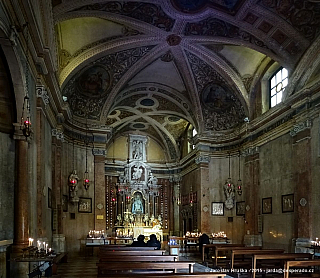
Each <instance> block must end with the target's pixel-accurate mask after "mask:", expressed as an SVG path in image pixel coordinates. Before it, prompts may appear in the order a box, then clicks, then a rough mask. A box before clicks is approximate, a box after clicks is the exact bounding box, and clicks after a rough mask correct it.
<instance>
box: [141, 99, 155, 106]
mask: <svg viewBox="0 0 320 278" xmlns="http://www.w3.org/2000/svg"><path fill="white" fill-rule="evenodd" d="M140 104H141V105H143V106H148V107H150V106H153V105H154V100H153V99H151V98H145V99H143V100H141V101H140Z"/></svg>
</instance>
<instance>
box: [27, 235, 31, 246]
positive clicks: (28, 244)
mask: <svg viewBox="0 0 320 278" xmlns="http://www.w3.org/2000/svg"><path fill="white" fill-rule="evenodd" d="M28 246H31V238H30V237H29V244H28Z"/></svg>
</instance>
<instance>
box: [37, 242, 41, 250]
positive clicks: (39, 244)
mask: <svg viewBox="0 0 320 278" xmlns="http://www.w3.org/2000/svg"><path fill="white" fill-rule="evenodd" d="M37 243H38V248H39V249H40V246H41V242H40V240H38V241H37Z"/></svg>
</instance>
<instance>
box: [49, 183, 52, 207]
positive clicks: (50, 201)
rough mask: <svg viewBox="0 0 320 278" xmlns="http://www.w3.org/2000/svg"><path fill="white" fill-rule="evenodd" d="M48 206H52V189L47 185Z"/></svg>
mask: <svg viewBox="0 0 320 278" xmlns="http://www.w3.org/2000/svg"><path fill="white" fill-rule="evenodd" d="M48 208H52V190H51V188H50V187H48Z"/></svg>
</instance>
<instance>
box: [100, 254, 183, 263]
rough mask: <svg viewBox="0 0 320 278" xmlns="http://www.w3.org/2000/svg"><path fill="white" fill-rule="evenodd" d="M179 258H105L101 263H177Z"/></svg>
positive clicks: (161, 256) (124, 256)
mask: <svg viewBox="0 0 320 278" xmlns="http://www.w3.org/2000/svg"><path fill="white" fill-rule="evenodd" d="M178 260H179V257H178V256H173V255H158V256H152V255H151V256H126V255H123V256H113V255H112V254H111V255H110V256H103V257H101V258H100V260H99V261H100V262H169V261H171V262H175V261H178Z"/></svg>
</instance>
